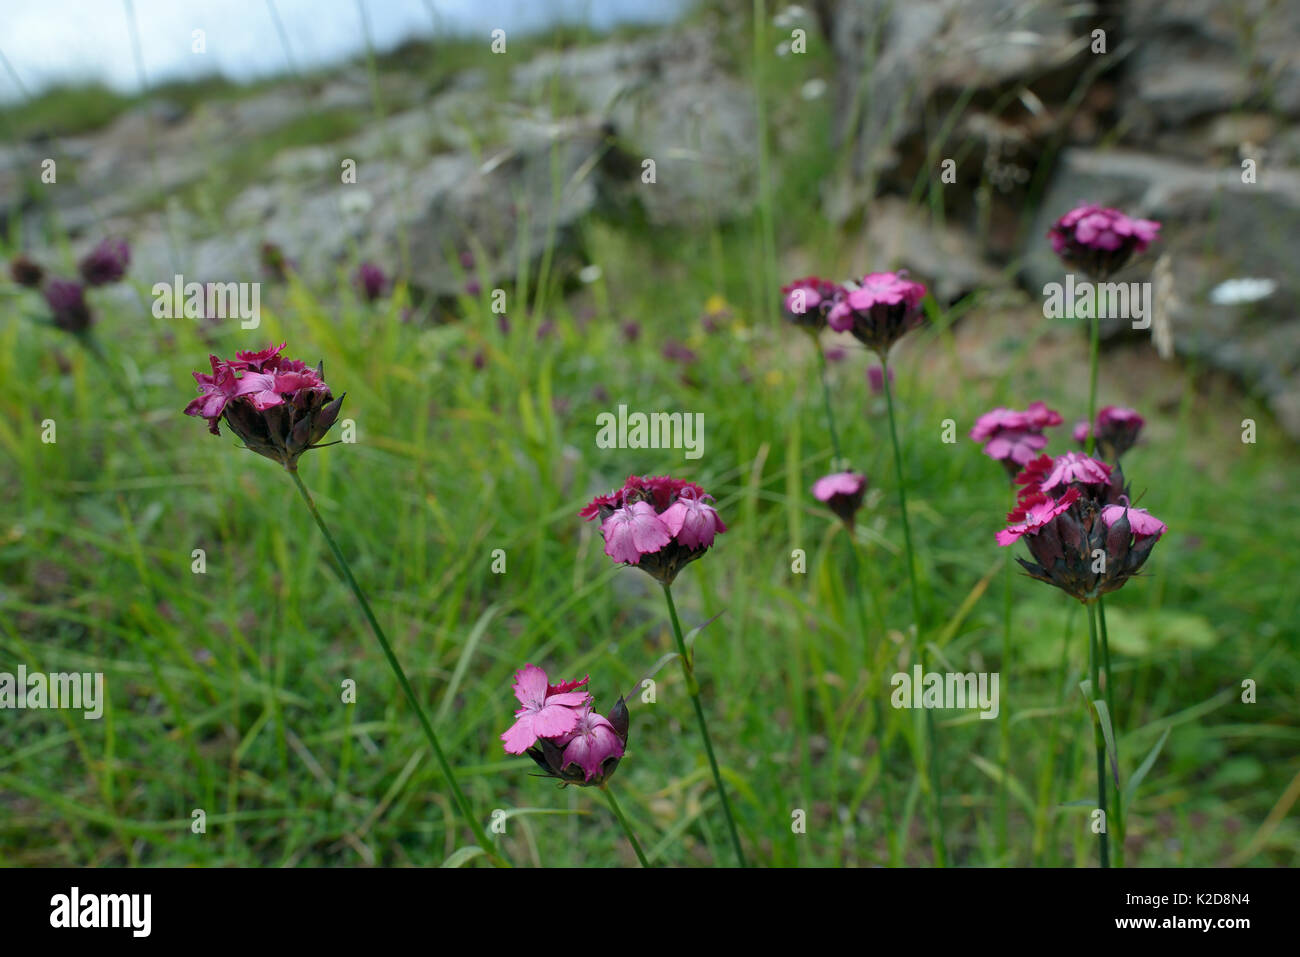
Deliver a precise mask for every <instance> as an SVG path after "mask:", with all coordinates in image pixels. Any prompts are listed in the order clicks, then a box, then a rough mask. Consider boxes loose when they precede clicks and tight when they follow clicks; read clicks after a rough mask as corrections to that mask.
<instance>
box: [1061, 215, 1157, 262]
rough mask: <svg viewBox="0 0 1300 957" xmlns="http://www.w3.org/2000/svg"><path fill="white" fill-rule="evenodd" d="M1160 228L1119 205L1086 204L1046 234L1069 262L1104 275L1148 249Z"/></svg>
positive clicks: (1153, 222) (1065, 217)
mask: <svg viewBox="0 0 1300 957" xmlns="http://www.w3.org/2000/svg"><path fill="white" fill-rule="evenodd" d="M1159 231H1160V224H1159V223H1158V222H1156V221H1155V220H1151V219H1132V218H1130V217H1128V216H1126V215H1125V214H1124V213H1122V212H1120V211H1119V210H1118V209H1111V208H1110V207H1107V206H1096V205H1093V204H1085V205H1082V206H1076V207H1075V208H1074V209H1072V210H1070V211H1069V212H1068V213H1066V214H1065V215H1064V216H1062V217H1061V218H1060V219H1058V220H1057V221H1056V222H1055V223H1054V224H1053V225H1052V228H1051V229H1050V230H1048V233H1047V235H1048V238H1049V239H1051V241H1052V249H1053V251H1055V253H1056V254H1057V255H1058V256H1060V257H1061V259H1062V260H1064V261H1065V262H1066V263H1067V264H1068V265H1072V266H1077V267H1078V268H1080V269H1082V270H1084V271H1085V272H1087V273H1088V274H1089V275H1091V276H1094V277H1096V278H1098V279H1105V278H1106V277H1108V276H1110V275H1111V274H1112V273H1115V272H1116V271H1118V270H1119V269H1120V268H1121V267H1122V266H1123V265H1124V264H1125V263H1126V262H1128V260H1129V257H1131V256H1132V255H1133V254H1134V253H1135V252H1137V253H1140V252H1143V251H1145V250H1146V248H1147V247H1148V246H1150V245H1151V244H1152V243H1153V242H1155V241H1156V239H1157V234H1158V233H1159Z"/></svg>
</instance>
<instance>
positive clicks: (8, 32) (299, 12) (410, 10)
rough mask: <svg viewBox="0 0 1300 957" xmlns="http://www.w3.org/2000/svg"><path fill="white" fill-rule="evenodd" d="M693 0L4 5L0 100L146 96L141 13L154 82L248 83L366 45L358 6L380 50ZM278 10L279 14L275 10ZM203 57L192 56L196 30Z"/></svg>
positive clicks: (629, 15) (43, 1)
mask: <svg viewBox="0 0 1300 957" xmlns="http://www.w3.org/2000/svg"><path fill="white" fill-rule="evenodd" d="M687 4H688V0H37V2H32V0H0V54H3V59H2V60H0V100H5V101H9V100H13V99H16V98H21V97H22V96H23V95H24V93H25V94H26V95H32V94H35V93H38V92H39V91H40V90H42V89H43V88H45V87H47V86H49V85H50V84H53V83H68V82H75V81H87V80H98V81H100V82H103V83H105V84H107V85H109V86H111V87H113V88H115V89H117V90H120V91H122V92H124V93H136V92H139V90H140V88H141V85H140V69H139V66H138V65H137V62H136V57H135V54H134V52H133V48H132V42H131V31H130V29H129V27H128V23H129V22H130V21H129V19H128V10H132V11H133V12H134V20H135V23H136V28H137V30H138V33H139V43H140V58H141V61H142V65H143V69H144V73H145V76H146V77H147V78H148V80H149V82H150V83H155V82H159V81H162V80H172V79H185V78H194V77H199V76H203V75H206V74H211V73H214V72H219V73H222V74H224V75H226V76H228V77H230V78H231V79H251V78H254V77H258V76H265V75H267V74H272V73H281V72H284V71H286V70H287V69H288V66H289V63H288V60H287V57H286V52H285V44H284V42H282V40H281V38H280V35H279V32H278V30H277V29H276V21H275V17H276V16H278V18H279V21H280V23H281V24H282V26H283V28H284V33H285V35H286V37H287V40H288V51H289V55H290V56H292V58H293V61H294V63H295V65H296V66H297V67H298V68H299V69H309V68H311V67H315V66H322V65H329V64H332V63H336V62H339V61H342V60H346V59H348V58H349V57H351V56H353V55H356V54H358V53H360V52H362V51H364V49H365V39H364V31H363V28H362V21H361V14H360V10H361V9H364V11H365V17H366V20H367V21H368V24H369V29H370V35H371V39H372V42H373V43H374V45H375V46H376V47H377V48H378V49H381V50H382V49H387V48H389V47H392V46H395V45H397V44H398V43H400V42H401V41H402V40H405V39H407V38H409V37H413V36H418V37H429V36H436V35H437V34H438V33H444V34H460V35H471V36H472V35H473V34H475V33H481V34H482V35H483V38H484V43H488V42H490V34H491V32H492V30H494V29H497V28H501V29H504V30H505V31H506V36H507V42H508V38H509V36H510V34H511V32H512V31H518V32H528V31H530V30H532V31H536V30H537V29H539V28H544V27H545V26H547V25H548V24H551V23H555V22H557V21H569V22H584V21H585V22H587V23H588V24H590V25H591V26H592V27H594V28H596V29H606V28H609V27H611V26H613V25H615V24H618V23H629V22H630V23H645V22H663V21H667V20H671V19H673V18H674V17H675V16H677V15H678V14H680V13H681V12H682V11H683V10H684V9H685V8H686V6H687ZM273 11H274V13H273ZM195 30H202V31H204V36H203V40H204V45H205V46H206V52H203V53H196V52H194V49H193V47H194V31H195Z"/></svg>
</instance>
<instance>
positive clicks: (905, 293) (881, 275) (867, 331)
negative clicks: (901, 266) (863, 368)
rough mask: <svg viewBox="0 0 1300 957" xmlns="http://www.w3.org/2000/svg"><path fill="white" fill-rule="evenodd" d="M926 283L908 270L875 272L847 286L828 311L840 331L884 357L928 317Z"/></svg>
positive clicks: (827, 316) (827, 317) (828, 317)
mask: <svg viewBox="0 0 1300 957" xmlns="http://www.w3.org/2000/svg"><path fill="white" fill-rule="evenodd" d="M924 298H925V286H924V285H922V284H921V283H919V282H913V281H912V280H910V279H908V278H907V273H906V272H903V271H899V272H874V273H870V274H869V275H867V276H864V277H863V279H862V281H861V282H860V283H857V284H856V285H852V286H848V287H845V288H844V289H843V290H842V292H841V293H840V294H839V295H838V296H837V297H836V301H835V304H834V305H832V306H831V308H830V310H829V311H828V312H827V314H826V321H827V322H828V323H829V325H830V327H831V328H832V329H834V330H835V331H836V332H848V333H850V334H852V335H853V337H854V338H855V339H857V340H858V341H859V342H861V343H862V344H863V345H865V346H866V347H867V348H869V349H871V350H873V351H874V352H876V353H877V354H879V355H880V356H881V357H884V356H885V355H886V354H888V352H889V349H890V347H891V346H893V344H894V343H895V342H897V341H898V340H899V339H901V338H902V337H903V336H904V335H905V334H906V333H907V332H908V331H910V330H912V329H915V328H916V327H917V326H919V325H921V323H922V322H923V321H924V319H925V313H924V312H923V311H922V310H921V300H922V299H924Z"/></svg>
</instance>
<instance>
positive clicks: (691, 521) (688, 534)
mask: <svg viewBox="0 0 1300 957" xmlns="http://www.w3.org/2000/svg"><path fill="white" fill-rule="evenodd" d="M706 497H711V496H706ZM661 518H662V520H663V523H664V524H665V525H667V526H668V531H669V532H671V533H672V535H673V537H674V538H676V539H677V541H678V542H680V543H681V544H683V545H685V546H686V547H687V548H708V547H709V546H710V545H712V544H713V539H714V536H716V535H717V534H718V533H719V532H725V531H726V530H727V527H726V526H725V525H723V524H722V519H720V518H719V517H718V511H717V509H715V508H714V507H713V506H712V505H710V504H709V503H708V502H706V501H704V499H703V498H699V497H697V496H696V495H695V494H694V493H692V492H683V493H682V494H681V495H679V496H678V498H677V501H675V502H673V504H672V505H669V506H668V508H666V509H664V513H663V515H662V516H661Z"/></svg>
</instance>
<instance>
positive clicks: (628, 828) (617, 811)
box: [600, 783, 650, 867]
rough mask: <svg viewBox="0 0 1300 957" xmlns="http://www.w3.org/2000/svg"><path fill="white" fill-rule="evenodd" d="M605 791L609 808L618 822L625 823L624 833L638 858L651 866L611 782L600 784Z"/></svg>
mask: <svg viewBox="0 0 1300 957" xmlns="http://www.w3.org/2000/svg"><path fill="white" fill-rule="evenodd" d="M600 789H601V790H602V791H604V792H605V800H607V801H608V802H609V809H610V810H611V811H613V812H614V816H615V817H616V818H618V823H619V824H622V825H623V833H624V834H626V835H627V842H628V843H629V844H631V845H632V850H634V851H636V859H637V860H638V861H640V862H641V866H642V867H649V866H650V862H649V861H647V860H646V859H645V852H644V851H642V850H641V844H640V842H639V841H637V839H636V835H635V834H634V833H632V825H631V824H628V823H627V818H625V817H624V816H623V809H622V808H621V807H619V806H618V801H616V800H615V799H614V792H613V791H611V790H610V789H609V784H608V783H605V784H602V785H601V786H600Z"/></svg>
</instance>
